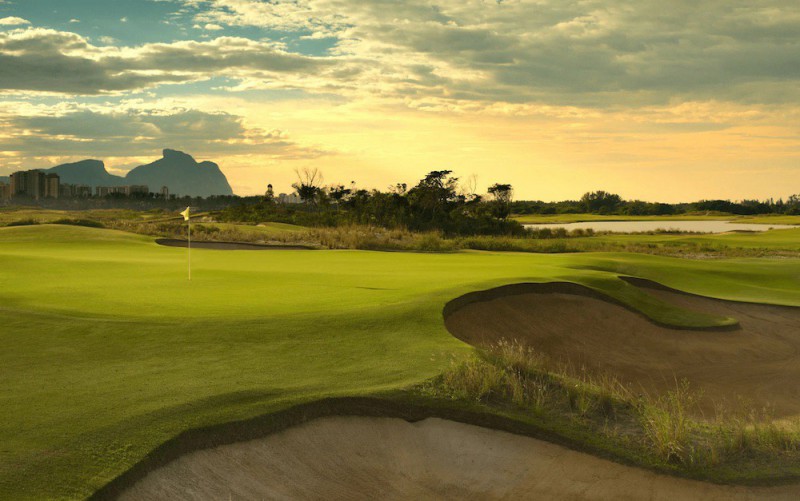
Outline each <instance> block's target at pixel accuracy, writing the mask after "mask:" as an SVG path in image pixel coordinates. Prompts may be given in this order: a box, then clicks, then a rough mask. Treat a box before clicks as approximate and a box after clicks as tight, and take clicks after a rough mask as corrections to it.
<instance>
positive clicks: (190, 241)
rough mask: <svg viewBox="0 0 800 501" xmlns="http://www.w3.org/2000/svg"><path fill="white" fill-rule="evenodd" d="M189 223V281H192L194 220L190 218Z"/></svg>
mask: <svg viewBox="0 0 800 501" xmlns="http://www.w3.org/2000/svg"><path fill="white" fill-rule="evenodd" d="M187 224H188V227H189V229H188V234H189V240H188V246H187V248H188V249H189V251H188V253H189V281H190V282H191V281H192V220H191V219H189V221H188V223H187Z"/></svg>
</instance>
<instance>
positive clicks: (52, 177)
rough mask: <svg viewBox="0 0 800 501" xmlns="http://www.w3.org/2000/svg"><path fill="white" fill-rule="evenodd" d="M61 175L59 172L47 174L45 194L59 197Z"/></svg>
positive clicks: (48, 196) (50, 196)
mask: <svg viewBox="0 0 800 501" xmlns="http://www.w3.org/2000/svg"><path fill="white" fill-rule="evenodd" d="M59 181H60V179H59V177H58V174H47V175H46V176H45V182H44V196H45V197H47V198H58V195H59V189H58V185H59Z"/></svg>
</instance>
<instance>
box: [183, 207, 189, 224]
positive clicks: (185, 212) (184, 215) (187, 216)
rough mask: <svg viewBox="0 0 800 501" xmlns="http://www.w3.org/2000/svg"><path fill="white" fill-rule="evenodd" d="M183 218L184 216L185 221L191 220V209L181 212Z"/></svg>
mask: <svg viewBox="0 0 800 501" xmlns="http://www.w3.org/2000/svg"><path fill="white" fill-rule="evenodd" d="M181 216H183V220H184V221H188V220H189V207H186V210H185V211H183V212H181Z"/></svg>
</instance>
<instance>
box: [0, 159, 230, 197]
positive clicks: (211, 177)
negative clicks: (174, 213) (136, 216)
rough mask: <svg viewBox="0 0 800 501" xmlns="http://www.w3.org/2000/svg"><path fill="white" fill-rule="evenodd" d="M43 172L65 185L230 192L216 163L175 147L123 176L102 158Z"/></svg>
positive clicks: (182, 192) (197, 194)
mask: <svg viewBox="0 0 800 501" xmlns="http://www.w3.org/2000/svg"><path fill="white" fill-rule="evenodd" d="M42 171H43V172H47V173H54V174H58V176H59V177H60V178H61V182H62V183H64V184H85V185H89V186H91V187H92V188H94V187H95V186H124V185H132V184H144V185H147V187H148V188H150V191H152V192H159V191H160V190H161V187H162V186H167V187H168V188H169V191H170V193H174V194H177V195H180V196H183V195H190V196H193V197H207V196H210V195H232V194H233V190H231V185H230V184H228V179H227V178H226V177H225V174H223V173H222V171H221V170H220V169H219V166H218V165H217V164H215V163H214V162H200V163H197V162H196V161H195V159H194V158H192V157H191V155H187V154H186V153H183V152H182V151H175V150H164V157H163V158H161V159H160V160H156V161H155V162H153V163H149V164H147V165H140V166H139V167H136V168H134V169H132V170H131V171H130V172H128V174H127V175H126V176H125V177H122V176H115V175H113V174H110V173H109V172H108V171H107V170H106V167H105V164H103V162H102V161H101V160H81V161H80V162H74V163H69V164H62V165H57V166H55V167H52V168H50V169H42ZM3 179H6V180H5V181H3ZM0 182H6V183H7V182H8V178H3V177H0Z"/></svg>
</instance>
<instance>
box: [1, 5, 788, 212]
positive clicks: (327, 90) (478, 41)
mask: <svg viewBox="0 0 800 501" xmlns="http://www.w3.org/2000/svg"><path fill="white" fill-rule="evenodd" d="M163 148H172V149H178V150H182V151H185V152H187V153H189V154H191V155H193V156H194V157H195V158H196V159H197V160H198V161H200V160H211V161H214V162H216V163H218V164H219V165H220V168H221V169H222V171H223V172H224V173H225V175H226V176H227V177H228V180H229V181H230V183H231V186H232V187H233V190H234V192H235V193H237V194H239V195H253V194H259V193H263V192H264V191H265V189H266V185H267V184H268V183H271V184H273V185H274V186H275V191H276V192H290V191H291V188H290V185H291V183H292V182H294V181H295V180H296V178H297V175H296V173H295V172H296V171H297V170H302V169H305V168H318V169H319V170H320V171H321V172H322V173H323V175H324V180H325V183H327V184H340V183H341V184H346V185H349V184H350V182H351V181H355V182H356V186H358V187H362V188H378V189H386V188H387V187H388V186H390V185H394V184H396V183H399V182H405V183H408V184H409V185H413V184H416V182H417V181H418V180H419V179H420V178H422V177H423V176H424V175H425V174H426V173H427V172H429V171H432V170H445V169H446V170H451V171H453V173H454V175H456V176H458V177H460V178H461V179H462V180H467V179H476V180H477V182H476V187H477V191H478V192H481V191H485V190H486V188H487V187H488V186H489V185H491V184H494V183H497V182H499V183H510V184H512V185H513V187H514V190H515V197H516V198H517V199H529V200H533V199H538V200H564V199H577V198H579V197H580V196H581V195H582V194H583V193H584V192H586V191H594V190H605V191H610V192H614V193H618V194H620V195H621V196H622V197H623V198H625V199H641V200H649V201H662V202H681V201H694V200H700V199H712V198H723V199H732V200H741V199H745V198H747V199H752V198H759V199H765V198H768V197H774V198H779V197H783V198H785V197H787V196H788V195H791V194H795V193H800V4H798V2H797V0H761V1H758V2H753V1H752V0H692V1H686V0H670V1H669V2H664V1H661V0H659V1H654V0H530V1H528V0H493V1H489V0H485V1H477V0H442V1H433V2H431V1H417V0H410V1H394V0H375V1H368V0H287V1H282V0H271V1H266V0H0V175H7V174H8V173H10V172H13V171H16V170H20V169H30V168H41V167H49V166H53V165H57V164H60V163H65V162H70V161H76V160H80V159H84V158H96V159H100V160H103V161H104V162H105V164H106V168H107V169H108V170H109V171H110V172H112V173H114V174H124V173H125V172H126V171H127V170H130V169H131V168H133V167H135V166H137V165H140V164H143V163H148V162H151V161H153V160H156V159H158V158H160V157H161V150H162V149H163Z"/></svg>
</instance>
